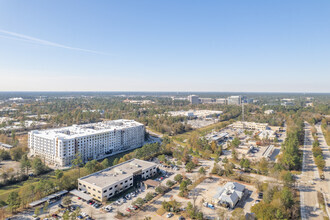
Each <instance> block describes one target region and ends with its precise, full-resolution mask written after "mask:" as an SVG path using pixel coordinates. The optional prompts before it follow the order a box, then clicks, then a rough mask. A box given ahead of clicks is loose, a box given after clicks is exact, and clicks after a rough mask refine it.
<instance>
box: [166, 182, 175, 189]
mask: <svg viewBox="0 0 330 220" xmlns="http://www.w3.org/2000/svg"><path fill="white" fill-rule="evenodd" d="M174 184H175V183H174V182H173V181H171V180H167V182H166V186H168V187H172V186H173V185H174Z"/></svg>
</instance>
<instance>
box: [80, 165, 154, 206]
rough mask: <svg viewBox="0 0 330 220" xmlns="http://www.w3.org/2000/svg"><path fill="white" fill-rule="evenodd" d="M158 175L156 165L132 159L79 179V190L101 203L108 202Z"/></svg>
mask: <svg viewBox="0 0 330 220" xmlns="http://www.w3.org/2000/svg"><path fill="white" fill-rule="evenodd" d="M156 173H157V164H156V163H153V162H149V161H144V160H139V159H131V160H128V161H126V162H123V163H121V164H118V165H116V166H112V167H109V168H106V169H104V170H101V171H99V172H96V173H93V174H90V175H88V176H85V177H82V178H80V179H78V190H80V191H83V192H85V193H88V194H90V195H91V196H93V198H94V199H97V200H99V201H106V200H107V199H109V198H111V197H113V196H115V195H117V194H118V193H120V192H122V191H124V190H126V189H128V188H130V187H136V186H139V184H140V183H142V181H143V180H145V179H149V178H150V177H152V176H154V175H155V174H156Z"/></svg>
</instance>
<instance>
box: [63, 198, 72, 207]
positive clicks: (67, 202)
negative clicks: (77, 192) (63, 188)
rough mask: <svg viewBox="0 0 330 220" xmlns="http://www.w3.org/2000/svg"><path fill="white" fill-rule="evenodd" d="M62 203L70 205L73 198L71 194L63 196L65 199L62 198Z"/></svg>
mask: <svg viewBox="0 0 330 220" xmlns="http://www.w3.org/2000/svg"><path fill="white" fill-rule="evenodd" d="M62 204H63V205H64V206H69V205H70V204H71V198H70V196H65V197H63V199H62Z"/></svg>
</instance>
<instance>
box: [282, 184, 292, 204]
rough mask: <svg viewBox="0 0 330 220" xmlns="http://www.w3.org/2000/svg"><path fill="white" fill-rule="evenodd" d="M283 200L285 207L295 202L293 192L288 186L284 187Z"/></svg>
mask: <svg viewBox="0 0 330 220" xmlns="http://www.w3.org/2000/svg"><path fill="white" fill-rule="evenodd" d="M280 198H281V202H282V204H283V205H284V207H287V208H291V207H292V206H293V204H294V200H293V196H292V192H291V191H290V189H289V188H288V187H284V188H283V189H282V191H281V197H280Z"/></svg>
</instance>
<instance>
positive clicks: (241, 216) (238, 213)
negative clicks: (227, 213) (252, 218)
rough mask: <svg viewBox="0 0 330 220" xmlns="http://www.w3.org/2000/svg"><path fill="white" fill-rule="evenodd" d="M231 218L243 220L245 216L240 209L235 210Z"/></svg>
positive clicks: (232, 219)
mask: <svg viewBox="0 0 330 220" xmlns="http://www.w3.org/2000/svg"><path fill="white" fill-rule="evenodd" d="M231 216H232V217H231V218H230V219H231V220H245V214H244V210H243V209H242V208H235V210H234V211H233V212H232V214H231Z"/></svg>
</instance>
